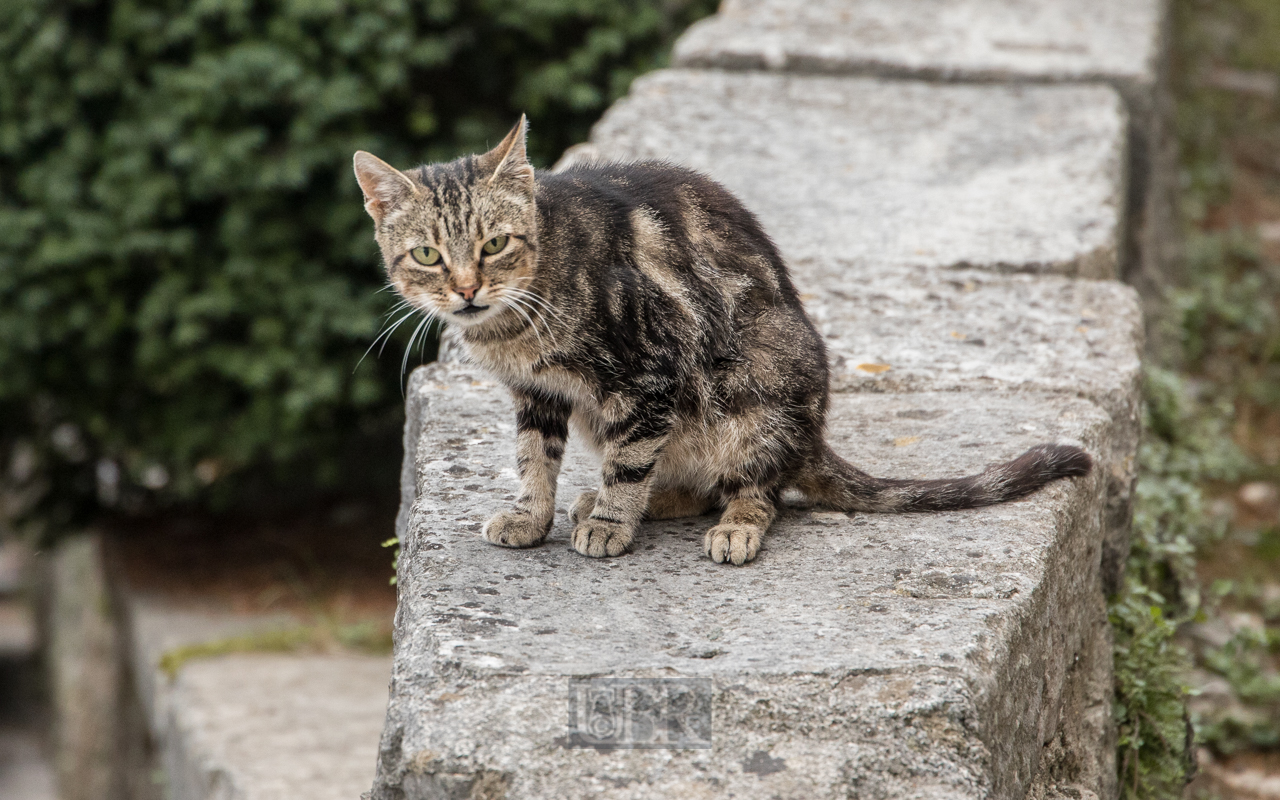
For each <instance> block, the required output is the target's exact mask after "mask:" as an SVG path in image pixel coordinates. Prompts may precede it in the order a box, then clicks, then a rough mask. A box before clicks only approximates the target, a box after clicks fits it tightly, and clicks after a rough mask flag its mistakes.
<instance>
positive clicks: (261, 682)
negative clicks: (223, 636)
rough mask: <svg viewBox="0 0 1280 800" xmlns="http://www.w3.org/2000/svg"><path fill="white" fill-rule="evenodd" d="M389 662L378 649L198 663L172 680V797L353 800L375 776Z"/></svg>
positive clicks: (169, 767)
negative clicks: (376, 653)
mask: <svg viewBox="0 0 1280 800" xmlns="http://www.w3.org/2000/svg"><path fill="white" fill-rule="evenodd" d="M389 670H390V664H389V661H388V659H386V658H378V657H371V656H321V655H268V654H241V655H232V656H222V657H218V658H211V659H202V660H199V661H193V662H191V663H189V664H188V665H187V666H186V667H185V668H184V669H183V670H182V672H181V674H179V676H178V678H177V680H176V682H175V683H174V685H173V686H172V688H171V689H170V691H171V692H172V697H171V699H170V708H171V714H172V717H171V720H170V735H171V737H172V738H171V739H170V740H169V742H170V745H171V746H170V747H169V748H168V749H167V751H166V753H165V756H166V758H165V771H166V774H167V776H168V781H169V792H170V794H169V796H170V797H171V798H175V799H177V800H185V799H186V798H201V799H202V800H203V798H210V799H211V800H212V799H213V798H217V800H223V798H226V799H227V800H297V798H307V800H354V798H356V797H359V796H360V793H361V792H363V791H366V790H367V789H368V787H369V782H370V780H371V779H372V773H373V764H374V761H375V758H376V755H377V742H378V734H379V732H380V731H381V730H382V723H383V720H384V718H385V713H386V686H387V675H388V672H389Z"/></svg>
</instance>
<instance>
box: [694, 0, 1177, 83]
mask: <svg viewBox="0 0 1280 800" xmlns="http://www.w3.org/2000/svg"><path fill="white" fill-rule="evenodd" d="M1164 16H1165V3H1164V2H1162V0H1073V2H1062V0H1020V2H1018V3H1009V2H1008V1H1007V0H859V2H856V3H851V2H848V0H806V2H804V3H796V2H793V1H792V0H725V2H723V3H721V6H720V12H719V13H718V14H716V15H715V16H713V17H709V18H707V19H705V20H702V21H701V22H699V23H697V24H695V25H693V26H692V27H691V28H690V29H689V30H688V31H687V32H686V33H685V34H684V35H683V36H682V37H681V38H680V40H679V41H678V42H677V43H676V46H675V50H674V52H673V54H672V62H673V63H675V64H676V65H677V66H683V67H713V68H728V69H752V70H781V71H788V72H816V73H827V74H843V75H852V74H866V75H880V76H896V77H903V76H909V77H917V78H929V79H940V80H971V81H973V80H982V81H1019V80H1021V81H1028V80H1031V81H1046V82H1052V81H1082V80H1090V81H1097V80H1109V81H1113V82H1116V83H1117V84H1120V85H1122V86H1124V87H1125V88H1126V89H1127V90H1129V91H1132V92H1133V93H1135V94H1137V93H1142V94H1144V95H1146V97H1147V98H1148V99H1149V98H1150V95H1151V94H1152V93H1153V90H1154V88H1155V84H1156V81H1157V72H1158V61H1159V59H1160V57H1161V45H1162V42H1161V34H1162V29H1163V25H1164Z"/></svg>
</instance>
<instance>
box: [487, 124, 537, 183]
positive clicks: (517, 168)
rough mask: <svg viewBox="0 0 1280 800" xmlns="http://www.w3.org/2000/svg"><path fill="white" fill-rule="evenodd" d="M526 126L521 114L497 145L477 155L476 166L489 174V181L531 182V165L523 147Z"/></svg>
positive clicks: (527, 126)
mask: <svg viewBox="0 0 1280 800" xmlns="http://www.w3.org/2000/svg"><path fill="white" fill-rule="evenodd" d="M528 128H529V122H528V120H526V119H525V116H524V114H521V115H520V121H519V122H517V123H516V126H515V127H514V128H512V129H511V132H510V133H508V134H507V137H506V138H505V139H503V140H502V141H501V142H498V146H497V147H495V148H493V149H492V150H490V151H489V152H487V153H485V154H484V155H482V156H480V157H479V159H478V160H477V164H476V166H477V168H478V169H479V170H480V172H481V174H484V173H488V174H489V183H493V182H494V181H497V180H517V181H522V182H528V183H533V167H532V166H531V165H530V164H529V157H528V155H526V154H525V149H524V139H525V134H526V132H527V131H528Z"/></svg>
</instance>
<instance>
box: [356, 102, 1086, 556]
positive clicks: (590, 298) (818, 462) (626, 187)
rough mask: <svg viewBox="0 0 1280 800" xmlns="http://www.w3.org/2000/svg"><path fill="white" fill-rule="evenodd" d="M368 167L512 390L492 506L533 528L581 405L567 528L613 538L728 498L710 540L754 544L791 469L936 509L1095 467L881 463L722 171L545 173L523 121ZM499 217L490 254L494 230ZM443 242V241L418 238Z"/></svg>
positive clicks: (1016, 492) (844, 490) (417, 292)
mask: <svg viewBox="0 0 1280 800" xmlns="http://www.w3.org/2000/svg"><path fill="white" fill-rule="evenodd" d="M355 166H356V175H357V178H358V179H359V182H360V185H361V188H362V189H363V191H364V194H365V207H366V209H368V211H369V213H370V215H371V216H372V217H373V219H374V221H375V224H376V238H377V241H378V243H379V245H380V246H381V248H382V253H383V256H384V259H385V261H386V264H387V271H388V276H389V278H390V280H391V283H392V284H393V285H394V286H395V288H396V289H397V290H398V291H399V292H400V294H401V295H403V296H404V298H405V299H406V300H408V301H409V302H410V303H411V304H412V305H414V306H415V307H417V308H419V309H421V310H423V311H425V312H427V313H428V314H431V315H435V316H437V317H440V318H442V319H444V320H447V321H448V322H449V323H450V324H453V325H457V326H459V327H460V328H461V339H462V341H463V342H464V343H465V345H466V347H467V349H468V351H469V353H470V355H471V357H472V358H473V359H474V360H475V361H477V362H479V363H480V364H482V365H483V366H485V367H487V368H488V369H489V370H491V371H492V372H493V373H494V374H495V375H496V376H497V377H498V378H499V379H500V380H501V381H502V382H503V383H504V384H506V386H507V387H508V388H509V389H510V390H511V393H512V397H513V399H514V401H515V406H516V427H517V437H516V448H517V463H518V466H519V469H520V476H521V490H520V496H519V498H518V499H517V501H516V503H515V505H514V507H513V508H512V509H511V510H510V511H505V512H503V513H500V514H498V515H497V516H495V517H494V518H493V519H491V520H489V522H488V523H487V524H486V525H485V527H484V536H485V537H486V538H487V539H488V540H489V541H491V542H494V543H495V544H500V545H506V546H510V547H529V546H533V545H536V544H539V543H540V542H541V541H542V540H543V539H544V538H545V537H546V535H547V532H548V531H549V530H550V528H551V523H552V519H553V516H554V507H555V493H556V480H557V476H558V474H559V470H560V462H561V458H562V456H563V453H564V447H565V440H566V438H567V436H568V431H569V428H570V427H573V428H574V429H575V430H576V431H577V433H578V434H579V435H581V436H582V437H583V438H584V439H585V440H586V441H587V442H588V443H589V444H590V445H591V446H592V447H593V448H594V449H595V450H596V451H597V452H598V453H599V454H600V456H601V460H602V469H601V486H600V488H599V489H598V490H596V491H592V492H587V493H584V494H583V495H582V496H581V497H579V498H578V500H577V502H576V503H575V504H574V506H573V511H572V513H571V517H572V520H573V522H574V530H573V533H572V537H571V541H572V545H573V547H574V549H576V550H577V551H578V552H580V553H583V554H585V555H589V556H614V555H619V554H621V553H624V552H626V551H627V550H628V549H629V548H630V547H631V545H632V542H633V538H634V535H635V531H636V528H637V526H638V525H639V523H640V522H641V520H642V519H644V518H646V517H648V518H666V517H676V516H685V515H695V514H701V513H705V512H706V511H708V510H710V509H713V508H718V509H722V510H723V511H722V515H721V518H720V522H719V524H717V525H716V526H714V527H713V528H711V530H709V531H708V532H707V534H706V536H705V538H704V547H705V550H706V552H707V554H708V555H710V556H711V558H712V559H714V560H715V561H717V562H730V563H733V564H742V563H745V562H747V561H750V560H751V559H752V558H754V557H755V555H756V553H757V551H758V550H759V547H760V541H761V538H762V537H763V535H764V533H765V531H766V530H767V529H768V527H769V525H770V523H772V521H773V519H774V517H775V515H776V513H777V502H778V499H779V496H780V494H781V493H782V491H783V490H784V489H786V488H788V487H796V488H798V489H800V490H801V491H803V492H804V493H805V494H807V495H808V496H809V497H811V498H812V499H813V500H815V501H817V502H819V503H822V504H825V505H828V506H830V507H833V508H836V509H842V510H848V511H881V512H893V511H936V510H947V509H959V508H969V507H973V506H982V505H988V504H991V503H999V502H1003V501H1005V500H1012V499H1014V498H1018V497H1022V496H1024V495H1026V494H1028V493H1029V492H1032V491H1034V490H1036V489H1038V488H1039V487H1041V486H1043V485H1045V484H1046V483H1048V482H1049V481H1052V480H1056V479H1058V478H1062V477H1068V476H1075V475H1083V474H1085V473H1087V472H1088V471H1089V469H1090V465H1091V462H1090V458H1089V456H1088V455H1087V454H1086V453H1085V452H1084V451H1082V450H1080V449H1079V448H1075V447H1067V446H1054V445H1042V446H1040V447H1036V448H1033V449H1031V450H1029V451H1028V452H1027V453H1025V454H1023V455H1022V456H1020V457H1018V458H1017V459H1015V460H1013V461H1010V462H1008V463H1005V464H1000V465H997V466H994V467H991V468H989V469H987V470H986V471H985V472H983V473H981V474H979V475H975V476H972V477H967V478H959V479H954V480H930V481H909V480H892V479H882V478H873V477H871V476H869V475H867V474H865V473H863V472H861V471H859V470H857V469H856V468H854V467H853V466H851V465H850V464H848V463H847V462H845V461H844V460H843V459H841V458H840V457H839V456H837V455H836V454H835V453H833V452H832V451H831V450H830V448H829V447H828V446H827V444H826V442H825V440H824V438H823V431H824V426H825V417H826V412H827V395H828V386H827V383H828V375H827V359H826V352H825V348H824V347H823V342H822V339H821V337H820V336H819V335H818V333H817V332H816V331H815V330H814V327H813V325H812V324H811V323H810V321H809V319H808V317H807V316H806V315H805V312H804V309H803V307H802V306H801V303H800V299H799V297H798V295H797V293H796V290H795V287H794V286H793V285H792V283H791V278H790V277H789V275H788V274H787V269H786V266H785V265H784V264H783V261H782V258H781V256H780V255H779V254H778V251H777V249H776V248H775V247H774V245H773V243H772V242H771V241H770V240H769V237H768V236H767V235H766V234H765V233H764V231H763V230H762V229H761V228H760V225H759V223H758V222H757V221H756V219H755V217H754V216H752V214H751V213H750V212H749V211H747V210H746V209H745V208H743V206H742V204H741V203H740V202H738V200H737V199H736V198H734V197H733V196H732V195H731V194H729V192H728V191H726V190H725V189H724V188H723V187H722V186H720V185H719V184H717V183H715V182H713V181H711V180H709V179H708V178H706V177H704V176H702V175H699V174H697V173H694V172H690V171H688V170H684V169H681V168H679V167H675V166H672V165H669V164H664V163H635V164H595V165H589V166H579V167H574V168H571V169H569V170H567V171H563V172H559V173H550V174H540V175H537V176H535V175H534V172H533V169H532V168H531V167H530V166H529V164H528V161H527V159H526V157H525V150H524V121H523V120H521V123H520V124H519V125H517V126H516V128H515V129H514V130H512V131H511V133H510V134H509V135H508V136H507V137H506V139H504V140H503V141H502V143H500V144H499V145H498V147H496V148H495V149H494V150H492V151H490V152H489V153H486V154H484V155H481V156H469V157H465V158H461V159H459V160H457V161H454V162H451V163H448V164H434V165H429V166H424V167H419V168H417V169H414V170H410V171H407V172H400V171H398V170H396V169H394V168H392V167H390V166H388V165H387V164H385V163H383V162H381V161H379V160H378V159H376V158H374V157H373V156H371V155H369V154H368V153H358V154H356V159H355ZM495 236H506V237H508V238H507V240H506V244H505V247H504V248H503V249H501V250H500V251H499V252H496V253H493V254H488V253H486V252H484V251H483V250H482V246H483V245H484V243H485V242H486V241H491V240H492V239H493V237H495ZM420 246H421V247H434V248H436V249H437V250H438V251H439V253H440V254H441V256H442V258H441V263H440V264H438V265H435V266H431V267H428V266H423V265H421V264H419V263H417V262H416V261H415V260H414V259H413V258H412V257H411V255H410V252H411V251H412V250H413V249H414V248H416V247H420Z"/></svg>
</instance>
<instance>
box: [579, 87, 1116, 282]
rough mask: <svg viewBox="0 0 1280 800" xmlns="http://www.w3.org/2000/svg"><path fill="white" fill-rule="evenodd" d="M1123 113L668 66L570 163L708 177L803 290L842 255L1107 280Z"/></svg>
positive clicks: (1112, 102)
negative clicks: (653, 162) (660, 167)
mask: <svg viewBox="0 0 1280 800" xmlns="http://www.w3.org/2000/svg"><path fill="white" fill-rule="evenodd" d="M1125 120H1126V116H1125V111H1124V108H1123V106H1122V104H1121V102H1120V99H1119V97H1118V96H1117V95H1116V93H1115V92H1114V91H1113V90H1112V89H1110V88H1109V87H1106V86H1032V87H1025V86H971V85H932V84H926V83H915V82H900V81H884V80H879V79H874V78H831V77H814V76H793V75H771V74H762V73H730V72H714V71H691V70H665V71H661V72H657V73H652V74H650V75H646V76H644V77H642V78H640V79H638V80H637V81H636V82H635V83H634V84H633V85H632V88H631V93H630V94H629V95H628V96H627V97H626V98H624V99H622V100H620V101H619V102H617V103H615V104H614V105H613V107H612V108H610V109H609V111H608V112H606V114H605V115H604V118H603V119H602V120H601V121H600V122H599V123H598V124H597V125H596V126H595V128H594V129H593V130H592V134H591V139H590V142H589V143H588V144H586V145H584V146H580V147H578V148H575V149H572V150H570V151H569V153H567V154H566V157H565V159H564V160H562V162H561V164H562V165H565V166H567V165H568V164H571V163H574V161H576V160H580V159H590V158H606V159H619V160H634V159H663V160H669V161H674V162H676V163H678V164H682V165H684V166H688V167H691V168H693V169H697V170H699V171H702V172H705V173H707V174H708V175H710V176H712V177H713V178H715V179H716V180H718V181H720V182H721V183H723V184H724V185H725V186H727V187H728V188H729V189H730V190H732V191H733V192H734V193H735V194H737V195H738V197H739V198H741V199H742V200H743V201H744V203H745V204H746V206H747V208H749V209H751V210H752V211H753V212H754V213H755V214H756V215H757V216H758V217H759V218H760V220H761V222H762V223H763V224H764V228H765V230H766V231H767V232H768V233H769V234H770V235H771V236H772V237H773V238H774V240H775V241H776V242H777V243H778V245H779V247H780V248H781V250H782V252H783V255H784V256H785V257H786V258H787V260H788V262H789V263H790V264H791V267H792V270H793V274H794V275H795V277H796V279H797V280H798V281H799V282H800V283H802V284H806V283H813V282H814V281H810V280H808V278H809V277H810V276H809V275H808V274H807V270H808V267H809V265H810V264H815V265H821V264H824V263H827V262H829V261H832V260H838V261H839V263H840V264H841V265H847V266H848V267H851V268H854V269H857V270H858V271H859V272H860V273H861V274H867V273H871V272H878V271H881V270H884V269H886V268H895V267H902V266H931V267H937V268H949V267H973V268H979V269H988V270H995V271H1000V272H1030V273H1057V274H1063V275H1069V276H1073V277H1086V278H1112V277H1115V276H1116V275H1118V274H1119V273H1118V268H1119V261H1118V259H1119V255H1118V254H1119V250H1120V246H1121V240H1122V239H1123V223H1124V208H1125V184H1124V164H1125V147H1126V140H1127V132H1126V122H1125ZM819 274H821V273H819ZM814 277H817V276H814Z"/></svg>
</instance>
